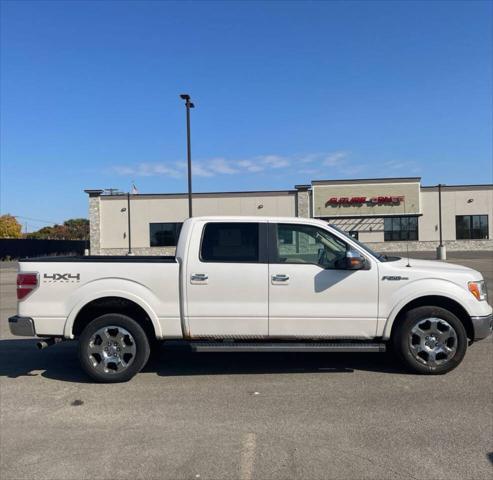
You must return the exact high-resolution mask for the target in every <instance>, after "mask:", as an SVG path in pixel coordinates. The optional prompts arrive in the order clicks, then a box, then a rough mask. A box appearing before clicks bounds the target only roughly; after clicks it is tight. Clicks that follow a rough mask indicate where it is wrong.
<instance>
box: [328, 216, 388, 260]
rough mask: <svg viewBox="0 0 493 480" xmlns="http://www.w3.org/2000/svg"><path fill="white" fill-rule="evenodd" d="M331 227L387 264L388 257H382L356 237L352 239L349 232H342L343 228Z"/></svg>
mask: <svg viewBox="0 0 493 480" xmlns="http://www.w3.org/2000/svg"><path fill="white" fill-rule="evenodd" d="M329 225H330V226H331V227H332V228H333V229H334V230H337V231H338V232H339V233H342V234H343V235H344V236H345V237H347V238H350V239H351V240H352V241H353V242H355V243H357V244H358V245H359V246H360V247H361V248H362V249H363V250H365V251H366V252H368V253H369V254H370V255H373V256H374V257H375V258H378V259H379V260H380V261H381V262H385V261H386V260H387V258H388V257H387V256H386V255H382V254H381V253H376V252H374V251H373V250H372V249H371V248H370V247H368V246H367V245H365V244H364V243H361V242H360V241H359V240H357V239H356V238H354V237H351V235H349V234H348V233H347V232H345V231H344V230H342V229H341V228H339V227H336V226H335V225H332V224H330V223H329Z"/></svg>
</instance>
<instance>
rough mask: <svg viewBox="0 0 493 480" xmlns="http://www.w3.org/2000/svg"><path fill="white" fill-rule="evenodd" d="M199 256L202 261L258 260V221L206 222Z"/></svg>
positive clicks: (234, 261) (232, 261)
mask: <svg viewBox="0 0 493 480" xmlns="http://www.w3.org/2000/svg"><path fill="white" fill-rule="evenodd" d="M200 258H201V260H202V261H203V262H231V263H236V262H258V261H259V224H258V223H208V224H207V225H206V226H205V227H204V233H203V236H202V247H201V250H200Z"/></svg>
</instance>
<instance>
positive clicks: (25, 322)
mask: <svg viewBox="0 0 493 480" xmlns="http://www.w3.org/2000/svg"><path fill="white" fill-rule="evenodd" d="M9 328H10V333H11V334H12V335H18V336H20V337H35V336H36V330H35V329H34V321H33V319H32V318H31V317H20V316H19V315H14V316H13V317H10V318H9Z"/></svg>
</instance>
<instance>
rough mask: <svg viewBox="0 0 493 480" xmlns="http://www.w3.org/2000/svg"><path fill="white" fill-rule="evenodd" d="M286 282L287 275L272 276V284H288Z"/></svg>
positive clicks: (287, 279)
mask: <svg viewBox="0 0 493 480" xmlns="http://www.w3.org/2000/svg"><path fill="white" fill-rule="evenodd" d="M288 282H289V275H284V274H283V273H278V274H276V275H272V283H288Z"/></svg>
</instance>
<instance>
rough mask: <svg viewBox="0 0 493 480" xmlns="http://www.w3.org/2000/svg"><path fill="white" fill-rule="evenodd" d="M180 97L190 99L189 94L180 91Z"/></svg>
mask: <svg viewBox="0 0 493 480" xmlns="http://www.w3.org/2000/svg"><path fill="white" fill-rule="evenodd" d="M180 98H181V99H183V100H186V101H188V100H190V95H187V94H186V93H182V94H181V95H180Z"/></svg>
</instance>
